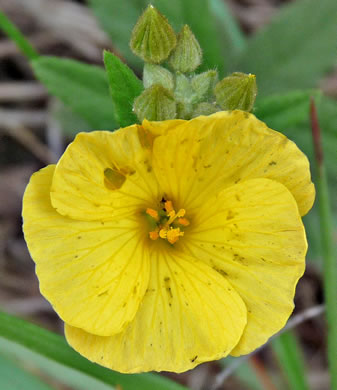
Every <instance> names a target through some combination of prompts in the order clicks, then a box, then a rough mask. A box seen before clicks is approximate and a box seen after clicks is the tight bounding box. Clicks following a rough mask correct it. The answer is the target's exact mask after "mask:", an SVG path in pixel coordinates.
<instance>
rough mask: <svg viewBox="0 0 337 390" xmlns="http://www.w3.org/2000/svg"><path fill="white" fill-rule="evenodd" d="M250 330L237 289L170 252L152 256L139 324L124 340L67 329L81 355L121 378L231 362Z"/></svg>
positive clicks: (123, 335)
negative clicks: (215, 361)
mask: <svg viewBox="0 0 337 390" xmlns="http://www.w3.org/2000/svg"><path fill="white" fill-rule="evenodd" d="M245 324H246V308H245V306H244V304H243V302H242V300H241V298H240V297H239V295H238V294H237V293H236V292H235V291H234V290H233V288H232V287H231V285H230V284H229V283H228V282H227V281H226V280H225V279H224V278H223V277H222V276H221V275H220V274H218V273H217V272H215V271H214V270H213V269H212V268H211V267H209V266H207V265H206V264H204V263H203V262H199V261H196V260H194V259H192V258H189V257H186V256H183V255H180V254H179V253H178V252H175V251H174V249H173V247H170V248H169V250H168V251H167V252H166V253H157V254H156V253H152V258H151V276H150V283H149V288H148V290H147V292H146V294H145V297H144V300H143V303H142V305H141V306H140V309H139V312H138V313H137V315H136V317H135V319H134V320H133V322H132V323H130V324H129V326H128V327H127V328H126V329H125V331H124V332H122V333H121V334H119V335H115V336H111V337H98V336H94V335H91V334H88V333H86V332H84V331H83V330H80V329H76V328H74V327H71V326H69V325H66V328H65V330H66V338H67V340H68V342H69V344H70V345H72V346H73V347H74V348H75V349H76V350H77V351H78V352H79V353H81V354H82V355H84V356H85V357H87V358H88V359H90V360H91V361H94V362H97V363H99V364H101V365H103V366H106V367H108V368H111V369H113V370H117V371H120V372H125V373H131V372H140V371H152V370H155V371H163V370H164V371H175V372H182V371H186V370H189V369H191V368H193V367H195V366H196V365H197V364H200V363H202V362H205V361H209V360H213V359H219V358H221V357H223V356H226V355H227V354H228V353H229V352H230V351H231V350H232V349H233V347H234V346H235V345H236V344H237V342H238V340H239V338H240V336H241V334H242V331H243V329H244V326H245Z"/></svg>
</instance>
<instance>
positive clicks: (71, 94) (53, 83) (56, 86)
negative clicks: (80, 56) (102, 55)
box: [32, 57, 117, 130]
mask: <svg viewBox="0 0 337 390" xmlns="http://www.w3.org/2000/svg"><path fill="white" fill-rule="evenodd" d="M32 67H33V69H34V72H35V75H36V77H37V78H38V79H39V80H40V81H41V82H42V83H43V84H44V85H45V86H46V88H47V89H48V91H49V93H50V94H52V95H54V96H56V97H58V98H59V99H60V100H61V101H62V102H63V103H64V104H65V105H66V106H67V107H69V108H71V110H72V111H74V112H75V113H77V114H78V115H80V116H81V117H82V118H83V119H84V120H85V121H86V122H88V123H89V124H90V125H91V126H92V127H93V128H95V129H97V130H114V129H115V128H116V127H117V125H116V120H115V116H114V111H113V104H112V102H111V98H110V96H109V87H108V82H107V78H106V75H105V72H104V70H103V69H102V68H99V67H97V66H93V65H87V64H82V63H80V62H78V61H75V60H69V59H63V58H58V57H39V58H38V59H36V60H33V61H32Z"/></svg>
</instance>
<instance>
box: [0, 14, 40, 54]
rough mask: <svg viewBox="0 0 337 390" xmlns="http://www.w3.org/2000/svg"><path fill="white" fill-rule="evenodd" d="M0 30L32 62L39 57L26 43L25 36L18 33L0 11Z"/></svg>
mask: <svg viewBox="0 0 337 390" xmlns="http://www.w3.org/2000/svg"><path fill="white" fill-rule="evenodd" d="M0 29H1V30H3V31H4V32H5V33H6V34H7V35H8V36H9V38H11V39H12V40H13V41H14V42H15V43H16V45H17V47H18V48H19V49H20V50H21V51H22V53H23V54H24V55H25V56H26V57H27V58H29V59H30V60H33V59H34V58H37V57H38V56H39V54H38V52H37V51H36V50H35V49H34V48H33V46H32V45H31V44H30V43H29V42H28V41H27V39H26V38H25V36H24V35H23V34H22V33H21V32H20V31H19V29H18V28H17V27H16V26H15V25H14V24H13V23H12V22H11V21H10V20H9V19H8V18H7V16H6V15H5V14H4V13H3V12H1V11H0Z"/></svg>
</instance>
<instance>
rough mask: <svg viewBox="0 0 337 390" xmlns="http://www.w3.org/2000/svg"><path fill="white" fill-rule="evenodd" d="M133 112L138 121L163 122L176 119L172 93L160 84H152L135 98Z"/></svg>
mask: <svg viewBox="0 0 337 390" xmlns="http://www.w3.org/2000/svg"><path fill="white" fill-rule="evenodd" d="M133 110H134V111H135V113H136V114H137V117H138V119H139V120H140V121H143V119H148V120H149V121H163V120H166V119H174V118H175V117H176V114H177V112H176V102H175V101H174V98H173V95H172V93H171V92H170V91H169V90H168V89H166V88H164V87H163V86H162V85H160V84H154V85H152V86H151V87H150V88H147V89H145V91H143V93H142V94H141V95H140V96H138V97H137V98H136V100H135V101H134V104H133Z"/></svg>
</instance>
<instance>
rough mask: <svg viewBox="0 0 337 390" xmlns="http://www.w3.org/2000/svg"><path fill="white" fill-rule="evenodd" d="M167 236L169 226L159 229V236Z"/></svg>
mask: <svg viewBox="0 0 337 390" xmlns="http://www.w3.org/2000/svg"><path fill="white" fill-rule="evenodd" d="M166 236H167V228H164V229H160V230H159V237H160V238H166Z"/></svg>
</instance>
